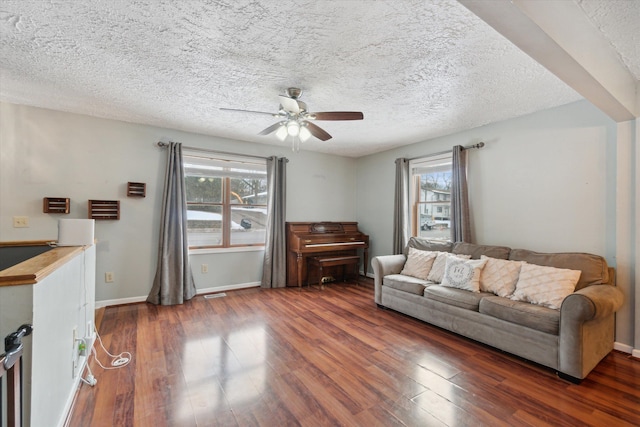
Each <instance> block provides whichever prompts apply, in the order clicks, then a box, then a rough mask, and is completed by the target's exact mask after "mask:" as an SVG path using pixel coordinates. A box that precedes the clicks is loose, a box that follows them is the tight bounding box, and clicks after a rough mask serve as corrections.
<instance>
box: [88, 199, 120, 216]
mask: <svg viewBox="0 0 640 427" xmlns="http://www.w3.org/2000/svg"><path fill="white" fill-rule="evenodd" d="M89 219H95V220H100V219H120V201H119V200H89Z"/></svg>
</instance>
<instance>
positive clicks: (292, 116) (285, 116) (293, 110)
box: [220, 87, 364, 151]
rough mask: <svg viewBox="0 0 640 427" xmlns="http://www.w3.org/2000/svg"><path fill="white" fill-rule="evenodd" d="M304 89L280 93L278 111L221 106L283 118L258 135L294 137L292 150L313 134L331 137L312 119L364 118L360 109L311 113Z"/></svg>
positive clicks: (291, 88) (322, 139)
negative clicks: (302, 97)
mask: <svg viewBox="0 0 640 427" xmlns="http://www.w3.org/2000/svg"><path fill="white" fill-rule="evenodd" d="M301 94H302V91H301V90H300V89H298V88H295V87H290V88H288V89H287V90H286V95H278V98H279V99H280V108H279V109H278V112H277V113H267V112H264V111H253V110H241V109H236V108H220V109H221V110H224V111H242V112H246V113H257V114H269V115H270V116H273V117H280V118H282V120H281V121H279V122H277V123H274V124H272V125H271V126H269V127H268V128H266V129H264V130H263V131H262V132H260V133H259V134H258V135H269V134H271V133H273V132H275V133H276V137H278V139H280V140H281V141H284V140H286V139H287V138H288V137H291V139H292V147H291V148H292V150H293V151H298V150H300V143H302V142H305V141H307V140H308V139H309V138H310V137H311V136H314V137H316V138H318V139H319V140H321V141H327V140H329V139H331V135H329V133H328V132H327V131H325V130H324V129H322V128H321V127H320V126H318V125H316V124H315V123H312V122H311V121H312V120H327V121H336V120H362V119H364V115H363V114H362V113H361V112H359V111H325V112H317V113H311V112H309V110H308V109H307V104H305V103H304V102H302V101H300V99H299V98H300V95H301Z"/></svg>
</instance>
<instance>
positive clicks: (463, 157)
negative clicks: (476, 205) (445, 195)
mask: <svg viewBox="0 0 640 427" xmlns="http://www.w3.org/2000/svg"><path fill="white" fill-rule="evenodd" d="M451 169H452V170H451V172H452V174H451V175H452V176H451V240H452V241H453V242H467V243H471V221H470V219H469V197H468V193H467V152H466V151H465V149H464V147H463V146H461V145H456V146H455V147H453V165H452V168H451Z"/></svg>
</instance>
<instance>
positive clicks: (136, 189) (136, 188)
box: [127, 182, 147, 197]
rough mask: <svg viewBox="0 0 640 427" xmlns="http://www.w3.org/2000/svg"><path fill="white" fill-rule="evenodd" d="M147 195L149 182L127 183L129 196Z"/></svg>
mask: <svg viewBox="0 0 640 427" xmlns="http://www.w3.org/2000/svg"><path fill="white" fill-rule="evenodd" d="M146 195H147V184H145V183H144V182H129V183H127V196H129V197H145V196H146Z"/></svg>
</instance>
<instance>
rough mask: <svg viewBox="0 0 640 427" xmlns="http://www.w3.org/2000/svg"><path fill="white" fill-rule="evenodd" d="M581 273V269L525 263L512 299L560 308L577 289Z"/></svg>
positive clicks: (555, 308)
mask: <svg viewBox="0 0 640 427" xmlns="http://www.w3.org/2000/svg"><path fill="white" fill-rule="evenodd" d="M581 273H582V272H581V271H580V270H568V269H565V268H555V267H544V266H541V265H535V264H528V263H525V264H523V265H522V268H521V269H520V277H519V278H518V282H517V283H516V290H515V292H514V293H513V296H512V297H511V299H512V300H514V301H524V302H530V303H532V304H538V305H542V306H545V307H549V308H553V309H554V310H559V309H560V306H561V305H562V301H563V300H564V299H565V298H566V297H567V296H569V295H570V294H571V293H573V291H574V290H575V288H576V283H578V280H579V279H580V274H581Z"/></svg>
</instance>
